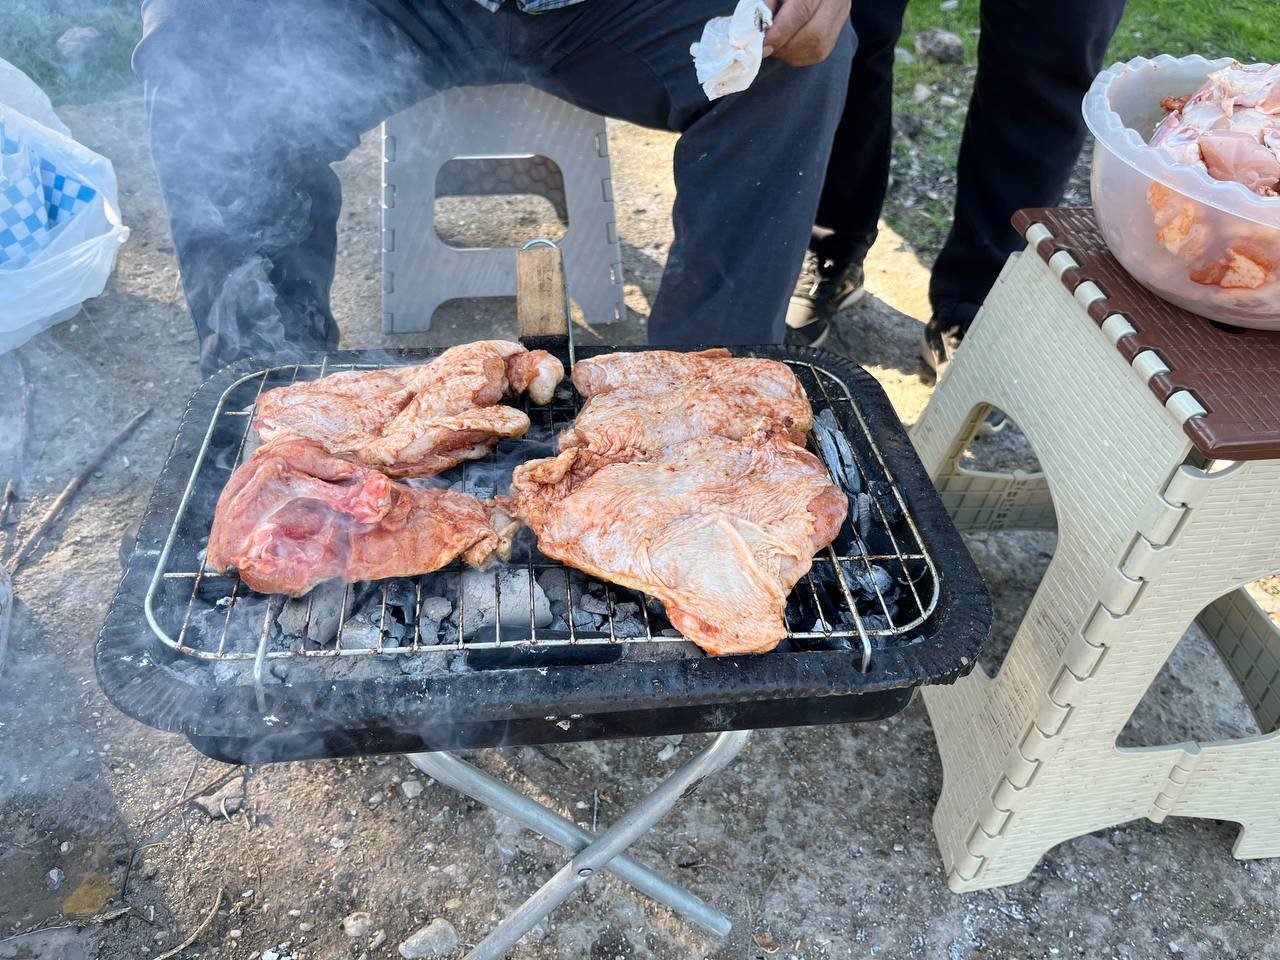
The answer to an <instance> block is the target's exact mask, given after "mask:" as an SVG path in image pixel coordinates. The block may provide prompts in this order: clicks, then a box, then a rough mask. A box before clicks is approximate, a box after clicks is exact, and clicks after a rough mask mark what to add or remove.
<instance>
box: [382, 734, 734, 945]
mask: <svg viewBox="0 0 1280 960" xmlns="http://www.w3.org/2000/svg"><path fill="white" fill-rule="evenodd" d="M750 736H751V731H750V730H731V731H729V732H727V733H721V734H717V735H716V738H715V739H714V740H713V741H712V742H711V745H710V746H708V747H707V748H706V749H705V750H703V751H702V752H701V753H699V754H698V755H697V756H695V757H694V758H693V759H691V760H689V761H688V762H687V763H685V764H684V765H683V766H682V767H680V769H678V770H677V771H676V772H675V773H673V774H671V776H669V777H667V779H665V780H663V781H662V783H661V784H660V785H659V786H658V788H657V789H656V790H654V791H653V792H652V793H650V794H649V795H648V796H646V797H645V798H644V799H643V800H641V801H640V802H639V803H637V804H636V805H635V806H634V807H632V808H631V809H630V810H628V811H627V812H626V813H625V814H623V815H622V817H621V818H620V819H619V820H618V822H617V823H615V824H614V825H613V826H612V827H610V828H609V829H608V830H606V831H605V832H604V833H602V834H600V835H599V836H593V835H592V834H591V833H589V832H587V831H586V830H583V829H582V828H581V827H579V826H578V825H577V824H575V823H574V822H573V821H571V820H568V819H566V818H565V817H562V816H560V815H559V814H558V813H556V812H555V811H553V810H549V809H548V808H546V807H544V806H543V805H542V804H540V803H538V802H536V801H534V800H530V799H529V798H528V797H526V796H524V795H523V794H521V793H517V792H516V791H514V790H512V789H511V788H510V787H508V786H507V785H506V784H504V783H501V782H500V781H498V780H495V779H494V778H493V777H491V776H489V775H488V774H487V773H484V772H483V771H480V770H477V769H476V768H475V767H473V766H471V765H470V764H468V763H464V762H463V761H461V760H459V759H458V758H457V757H454V756H452V755H451V754H448V753H411V754H408V755H407V756H408V759H409V762H410V763H412V764H413V765H414V766H415V767H417V768H418V769H419V770H421V771H422V772H423V773H425V774H426V775H427V776H429V777H432V778H434V779H436V780H439V781H440V782H441V783H443V784H446V785H448V786H450V787H453V789H455V790H457V791H458V792H459V793H465V794H466V795H467V796H469V797H472V798H473V799H475V800H478V801H480V802H481V803H483V804H484V805H485V806H487V807H490V808H492V809H494V810H497V811H498V812H499V813H505V814H506V815H507V816H509V817H511V818H512V819H514V820H516V821H518V822H519V823H521V824H523V825H524V826H526V827H528V828H529V829H530V830H532V831H534V832H535V833H538V834H541V835H542V836H544V837H546V838H547V839H548V840H552V841H554V842H556V843H558V844H560V846H562V847H564V848H565V849H566V850H569V851H570V852H571V853H572V854H573V858H572V859H571V860H570V861H569V862H568V863H566V864H565V865H564V866H563V867H561V868H560V870H559V871H558V872H557V873H556V874H555V876H553V877H552V878H551V879H550V880H548V881H547V882H546V883H544V884H543V885H542V886H541V888H539V890H538V891H537V893H535V894H533V896H531V897H529V899H528V900H526V901H525V902H524V903H523V904H521V905H520V906H519V907H518V908H517V909H516V910H515V912H513V913H512V914H511V915H510V916H508V917H507V918H506V919H505V920H503V921H502V922H501V923H500V924H498V926H497V927H496V928H495V929H494V931H493V932H492V933H490V934H489V935H488V936H487V937H485V938H484V940H483V941H481V942H480V943H479V944H478V945H477V946H476V948H475V949H474V950H472V951H471V952H470V953H469V954H467V957H466V960H499V958H501V957H503V956H505V955H506V953H507V951H508V950H510V949H511V948H512V947H513V946H515V944H516V942H517V941H518V940H519V939H520V938H521V937H523V936H524V935H525V934H526V933H528V932H529V931H530V930H531V929H533V927H534V926H536V925H537V924H538V923H539V922H540V921H541V920H543V919H544V918H545V917H546V916H547V915H548V914H549V913H551V911H553V910H555V909H556V907H558V906H560V904H562V903H564V902H565V901H566V900H568V899H569V898H570V897H571V896H573V895H574V894H575V893H576V892H577V891H578V890H580V889H581V888H582V887H584V886H585V885H586V884H587V881H589V880H590V879H591V878H592V877H594V876H595V875H596V873H598V872H599V871H601V870H608V871H609V872H610V873H612V874H613V875H614V876H615V877H617V878H618V879H619V880H623V881H625V882H626V883H629V884H630V885H631V886H633V887H635V888H636V889H637V890H639V891H640V892H641V893H644V894H646V895H648V896H650V897H652V898H653V899H654V900H657V901H658V902H659V903H662V904H665V905H666V906H668V907H670V908H671V909H672V910H674V911H675V912H676V913H678V914H680V915H681V916H683V917H684V918H685V919H686V920H689V921H690V922H691V923H695V924H697V925H698V926H699V927H701V928H702V929H704V930H706V931H707V932H708V933H710V934H712V935H713V936H717V937H723V936H725V935H726V934H727V933H728V932H729V928H730V926H731V923H730V921H729V918H728V917H726V916H725V915H724V914H723V913H721V912H720V911H719V910H717V909H715V908H714V907H712V906H710V905H708V904H706V903H703V902H702V901H701V900H699V899H698V898H697V897H695V896H694V895H693V894H691V893H689V891H687V890H685V889H684V888H682V887H680V886H678V885H677V884H675V883H672V882H671V881H670V880H668V879H667V878H666V877H664V876H662V875H661V874H659V873H655V872H654V871H652V870H650V869H649V868H648V867H645V866H643V865H641V864H639V863H637V862H636V861H635V860H632V859H631V858H630V857H628V856H626V854H624V853H623V851H624V850H626V849H627V847H629V846H631V844H633V843H635V842H636V841H637V840H638V839H640V837H641V836H643V835H644V834H645V833H647V832H648V831H649V830H650V828H652V827H653V825H654V824H656V823H657V822H658V821H659V820H661V819H662V817H663V816H664V815H665V814H666V813H667V811H668V810H670V809H671V808H672V807H674V806H675V805H676V802H677V801H678V800H680V798H681V797H685V796H688V795H689V794H690V793H692V792H693V790H695V789H696V788H697V786H698V784H700V783H701V782H702V781H703V780H705V779H707V777H709V776H711V775H712V774H714V773H716V772H717V771H719V770H721V769H722V768H724V767H726V766H728V765H729V763H730V762H731V761H732V760H733V758H734V757H736V756H737V755H738V754H739V753H740V752H741V751H742V748H743V747H744V746H746V743H747V738H748V737H750Z"/></svg>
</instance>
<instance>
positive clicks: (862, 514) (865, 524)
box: [854, 493, 875, 540]
mask: <svg viewBox="0 0 1280 960" xmlns="http://www.w3.org/2000/svg"><path fill="white" fill-rule="evenodd" d="M854 503H855V504H856V509H855V513H856V514H857V521H858V536H860V537H862V539H863V540H865V539H867V537H869V536H871V521H872V519H873V516H872V515H873V514H874V513H875V505H874V504H873V503H872V501H871V495H870V494H869V493H860V494H858V497H857V499H856V500H855V501H854Z"/></svg>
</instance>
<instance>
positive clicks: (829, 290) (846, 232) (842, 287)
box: [787, 0, 907, 346]
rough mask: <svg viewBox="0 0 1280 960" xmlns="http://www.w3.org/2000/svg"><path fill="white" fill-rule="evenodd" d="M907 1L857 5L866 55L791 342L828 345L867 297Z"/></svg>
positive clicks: (791, 318)
mask: <svg viewBox="0 0 1280 960" xmlns="http://www.w3.org/2000/svg"><path fill="white" fill-rule="evenodd" d="M906 6H907V0H876V2H874V3H865V2H864V3H860V2H856V0H855V2H854V4H853V7H852V10H851V11H850V14H849V17H850V21H851V22H852V24H853V30H854V33H855V34H856V35H857V37H858V49H857V52H856V53H855V54H854V56H853V67H852V69H851V70H850V71H849V86H848V95H847V96H846V97H845V101H844V112H843V113H842V114H841V117H840V125H839V127H837V128H836V133H835V139H834V140H833V141H832V145H831V159H830V161H829V162H828V163H827V176H826V179H825V181H824V182H823V185H822V197H821V199H820V200H819V202H818V213H817V217H816V218H815V221H814V226H813V233H812V235H811V236H810V238H809V254H808V255H807V256H806V257H805V260H804V268H803V269H802V270H801V272H800V277H799V279H798V280H797V281H796V286H795V291H794V292H793V293H792V294H791V301H790V303H789V304H788V306H787V342H788V343H793V344H796V345H804V346H820V345H821V344H822V343H823V341H825V340H826V338H827V334H828V332H829V331H830V328H831V321H832V318H833V317H834V316H835V315H836V312H837V311H839V310H841V309H843V308H844V307H846V306H849V305H850V304H853V303H855V302H857V301H858V300H859V299H860V298H861V297H862V294H863V292H864V291H863V278H864V273H863V268H862V262H863V260H865V259H866V256H867V251H868V250H870V249H871V245H872V244H873V243H875V240H876V227H877V224H878V223H879V221H880V208H881V207H882V206H884V197H885V192H886V191H887V190H888V187H889V160H890V156H891V154H892V150H893V48H894V45H895V44H896V43H897V41H898V37H899V35H900V34H901V33H902V15H903V13H904V12H905V10H906Z"/></svg>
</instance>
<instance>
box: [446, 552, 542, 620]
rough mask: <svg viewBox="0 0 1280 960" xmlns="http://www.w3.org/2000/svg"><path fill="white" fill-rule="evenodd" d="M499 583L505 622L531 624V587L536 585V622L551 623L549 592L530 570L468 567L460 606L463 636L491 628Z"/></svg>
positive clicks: (534, 590)
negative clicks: (533, 579) (530, 573)
mask: <svg viewBox="0 0 1280 960" xmlns="http://www.w3.org/2000/svg"><path fill="white" fill-rule="evenodd" d="M495 578H496V582H497V584H498V589H499V591H500V592H501V596H502V600H501V604H502V609H501V614H502V622H503V623H504V624H508V625H510V626H512V627H517V628H518V627H520V626H522V625H524V626H527V625H528V623H529V588H530V585H532V587H533V622H534V624H535V625H536V626H539V627H545V626H546V625H547V624H549V623H550V622H551V605H550V604H549V603H548V602H547V595H546V594H545V593H544V592H543V590H542V587H540V586H538V584H537V582H536V581H531V580H530V579H529V571H528V570H523V569H520V570H512V569H509V568H501V567H500V568H498V569H497V570H487V571H486V570H467V571H466V572H465V573H463V574H462V600H461V603H460V604H459V607H460V608H461V610H462V616H463V618H464V620H465V623H464V624H463V631H462V633H463V636H465V637H471V636H474V635H475V634H477V633H479V632H480V631H481V630H484V629H486V628H488V627H491V626H493V624H494V620H495V619H496V616H495V610H494V607H493V593H494V583H495Z"/></svg>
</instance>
